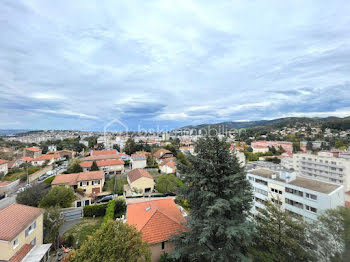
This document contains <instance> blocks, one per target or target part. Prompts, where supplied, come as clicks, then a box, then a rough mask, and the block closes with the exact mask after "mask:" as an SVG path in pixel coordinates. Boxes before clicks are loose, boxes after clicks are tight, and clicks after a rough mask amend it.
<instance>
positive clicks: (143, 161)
mask: <svg viewBox="0 0 350 262" xmlns="http://www.w3.org/2000/svg"><path fill="white" fill-rule="evenodd" d="M130 163H131V169H136V168H145V167H146V166H147V157H146V155H145V154H141V153H139V154H132V155H131V161H130Z"/></svg>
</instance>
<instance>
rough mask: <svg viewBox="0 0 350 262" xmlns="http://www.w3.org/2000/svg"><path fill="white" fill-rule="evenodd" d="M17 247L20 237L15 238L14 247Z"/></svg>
mask: <svg viewBox="0 0 350 262" xmlns="http://www.w3.org/2000/svg"><path fill="white" fill-rule="evenodd" d="M16 247H18V238H16V239H15V240H13V249H15V248H16Z"/></svg>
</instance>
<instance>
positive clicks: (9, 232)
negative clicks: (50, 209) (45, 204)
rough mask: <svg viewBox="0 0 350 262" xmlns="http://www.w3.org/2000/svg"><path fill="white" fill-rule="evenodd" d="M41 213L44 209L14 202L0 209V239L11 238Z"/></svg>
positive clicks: (8, 239) (6, 239) (9, 239)
mask: <svg viewBox="0 0 350 262" xmlns="http://www.w3.org/2000/svg"><path fill="white" fill-rule="evenodd" d="M42 213H44V209H41V208H37V207H31V206H25V205H20V204H16V203H14V204H12V205H10V206H8V207H5V208H4V209H0V240H4V241H11V240H13V239H14V238H15V237H16V236H17V235H18V234H19V233H20V232H22V231H23V230H24V229H25V228H26V227H27V226H29V224H31V223H32V222H33V221H34V220H35V219H36V218H37V217H38V216H39V215H41V214H42Z"/></svg>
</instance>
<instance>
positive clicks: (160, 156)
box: [153, 148, 174, 164]
mask: <svg viewBox="0 0 350 262" xmlns="http://www.w3.org/2000/svg"><path fill="white" fill-rule="evenodd" d="M153 156H154V157H155V159H156V161H157V163H158V164H159V163H160V162H161V161H163V160H165V159H167V158H173V157H174V155H173V153H171V151H169V150H167V149H164V148H161V149H158V150H157V151H156V152H154V154H153Z"/></svg>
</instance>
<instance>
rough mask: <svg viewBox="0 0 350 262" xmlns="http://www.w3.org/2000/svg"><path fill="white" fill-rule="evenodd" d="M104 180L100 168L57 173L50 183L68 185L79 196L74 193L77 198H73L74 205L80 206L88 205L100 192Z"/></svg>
mask: <svg viewBox="0 0 350 262" xmlns="http://www.w3.org/2000/svg"><path fill="white" fill-rule="evenodd" d="M104 182H105V174H104V172H103V171H102V170H100V171H90V172H81V173H73V174H61V175H57V176H56V177H55V179H54V180H53V181H52V183H51V185H52V186H66V187H70V188H72V189H73V190H74V192H75V193H79V195H80V196H81V197H80V196H78V195H77V194H76V196H77V197H79V199H78V200H75V206H76V207H81V206H85V205H89V204H90V203H91V200H93V199H95V198H96V197H97V196H99V195H100V194H101V193H102V188H103V185H104Z"/></svg>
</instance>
